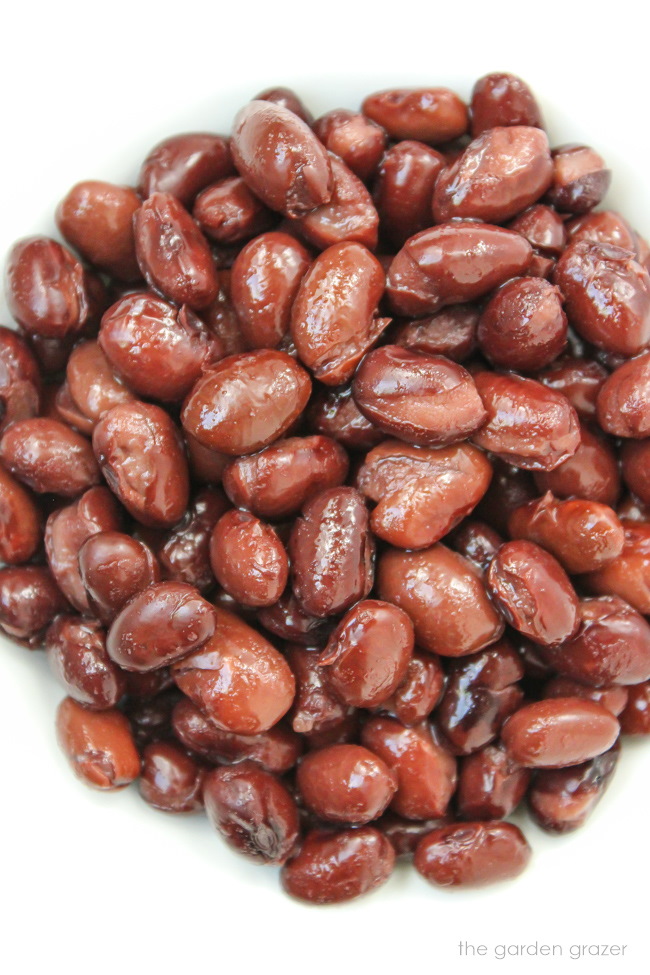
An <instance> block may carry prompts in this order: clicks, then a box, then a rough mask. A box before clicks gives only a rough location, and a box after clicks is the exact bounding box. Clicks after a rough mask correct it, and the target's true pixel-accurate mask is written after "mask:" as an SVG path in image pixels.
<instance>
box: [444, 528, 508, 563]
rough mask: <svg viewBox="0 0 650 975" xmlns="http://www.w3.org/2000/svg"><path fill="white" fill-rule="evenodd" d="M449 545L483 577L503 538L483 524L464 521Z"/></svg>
mask: <svg viewBox="0 0 650 975" xmlns="http://www.w3.org/2000/svg"><path fill="white" fill-rule="evenodd" d="M449 544H450V546H451V548H453V550H454V551H455V552H458V554H459V555H462V556H463V558H466V559H467V561H468V562H469V563H470V565H473V566H474V568H475V569H476V570H477V572H479V573H480V574H481V575H485V573H486V572H487V570H488V569H489V568H490V563H491V562H492V559H493V558H494V556H495V555H496V553H497V551H498V549H499V548H500V547H501V545H503V538H502V537H501V535H499V533H498V532H497V531H495V530H494V528H490V526H489V525H486V524H485V522H483V521H475V520H470V521H465V522H464V523H463V524H462V525H461V526H460V528H459V529H458V530H457V531H455V532H454V533H453V535H452V536H451V538H450V539H449Z"/></svg>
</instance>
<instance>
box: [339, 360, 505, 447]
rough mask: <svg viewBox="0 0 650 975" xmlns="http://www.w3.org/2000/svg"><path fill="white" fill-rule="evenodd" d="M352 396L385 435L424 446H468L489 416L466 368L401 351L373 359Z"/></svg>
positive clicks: (358, 378) (364, 367)
mask: <svg viewBox="0 0 650 975" xmlns="http://www.w3.org/2000/svg"><path fill="white" fill-rule="evenodd" d="M352 392H353V396H354V398H355V401H356V404H357V406H358V407H359V409H360V410H361V412H362V413H363V414H364V415H365V416H367V417H368V419H369V420H371V421H372V422H373V423H374V424H375V425H376V426H378V427H379V428H380V429H381V430H383V431H384V432H385V433H387V434H389V435H391V436H396V437H399V438H400V439H401V440H405V441H406V442H407V443H413V444H419V445H420V446H427V447H431V446H439V445H444V444H448V443H453V442H454V441H457V440H465V439H466V438H467V436H468V435H469V434H471V433H473V432H474V431H475V430H477V429H478V428H479V427H480V426H481V424H482V423H483V422H484V420H485V419H486V416H487V414H486V411H485V408H484V407H483V404H482V402H481V398H480V396H479V394H478V392H477V390H476V387H475V386H474V382H473V380H472V377H471V376H470V374H469V373H468V372H467V370H465V369H463V367H462V366H459V365H458V364H457V363H455V362H451V361H450V360H449V359H445V358H444V356H432V355H428V354H427V353H425V352H414V351H412V350H411V349H403V348H401V347H400V346H398V345H385V346H382V348H380V349H376V350H375V351H374V352H369V353H368V355H367V356H366V357H365V358H364V359H363V361H362V362H361V365H360V366H359V369H358V370H357V373H356V376H355V377H354V381H353V384H352Z"/></svg>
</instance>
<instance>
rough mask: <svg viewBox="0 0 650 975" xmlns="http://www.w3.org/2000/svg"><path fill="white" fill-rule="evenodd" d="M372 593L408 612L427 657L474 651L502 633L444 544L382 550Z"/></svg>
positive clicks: (476, 584)
mask: <svg viewBox="0 0 650 975" xmlns="http://www.w3.org/2000/svg"><path fill="white" fill-rule="evenodd" d="M377 589H378V593H379V596H380V598H381V599H385V600H387V602H390V603H395V605H396V606H399V607H400V608H401V609H403V610H405V611H406V612H407V613H408V615H409V616H410V617H411V620H412V621H413V625H414V627H415V642H416V644H417V645H418V646H420V647H421V648H422V649H423V650H428V651H429V652H430V653H437V654H440V656H443V657H459V656H465V655H466V654H470V653H476V652H477V651H478V650H482V649H483V647H486V646H488V645H489V644H490V643H494V642H495V640H498V639H499V637H500V636H501V634H502V633H503V622H502V620H501V618H500V617H499V615H498V614H497V613H496V611H495V610H494V609H493V607H492V604H491V603H490V600H489V599H488V595H487V592H486V591H485V587H484V586H483V583H482V582H481V579H480V578H479V576H478V574H477V573H476V572H475V571H474V569H473V568H472V567H471V566H470V564H469V562H467V561H466V559H464V558H462V556H460V555H458V554H457V553H456V552H452V551H450V549H448V548H446V547H445V546H444V545H440V544H438V545H434V546H433V547H432V548H429V549H426V550H425V551H423V552H400V551H397V550H390V549H389V550H388V551H386V552H384V554H383V555H382V556H381V558H380V559H379V564H378V567H377Z"/></svg>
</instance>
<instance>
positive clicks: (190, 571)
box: [156, 487, 229, 592]
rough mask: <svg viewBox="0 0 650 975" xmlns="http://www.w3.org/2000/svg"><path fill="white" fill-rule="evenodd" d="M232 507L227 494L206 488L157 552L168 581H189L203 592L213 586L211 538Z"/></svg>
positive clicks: (197, 496) (194, 499)
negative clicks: (219, 522) (225, 495)
mask: <svg viewBox="0 0 650 975" xmlns="http://www.w3.org/2000/svg"><path fill="white" fill-rule="evenodd" d="M228 507H229V506H228V502H227V500H226V498H225V497H224V495H223V492H221V491H220V490H218V489H216V488H209V487H207V488H203V489H202V490H201V491H199V492H198V493H197V494H196V495H195V496H194V498H193V499H192V502H191V504H190V506H189V508H188V509H187V511H186V512H185V514H184V515H183V518H182V520H181V521H179V523H178V524H177V525H175V526H174V527H173V528H172V529H171V530H170V531H169V533H168V534H167V536H166V537H165V538H164V539H163V540H162V543H161V545H160V546H159V547H158V548H157V550H156V554H157V556H158V559H159V560H160V565H161V567H162V570H163V572H164V573H165V576H166V577H167V578H168V579H174V580H175V581H176V582H186V583H187V584H188V585H190V586H194V587H195V588H196V589H198V590H199V591H200V592H206V591H207V590H208V589H210V588H211V587H212V586H213V584H214V574H213V572H212V566H211V564H210V539H211V537H212V532H213V530H214V526H215V525H216V523H217V522H218V520H219V518H221V516H222V515H223V514H224V513H225V512H226V511H227V510H228Z"/></svg>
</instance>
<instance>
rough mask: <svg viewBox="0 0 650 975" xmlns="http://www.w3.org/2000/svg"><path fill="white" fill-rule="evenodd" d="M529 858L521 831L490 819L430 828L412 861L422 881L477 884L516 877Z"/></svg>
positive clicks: (446, 884) (446, 885)
mask: <svg viewBox="0 0 650 975" xmlns="http://www.w3.org/2000/svg"><path fill="white" fill-rule="evenodd" d="M530 857H531V850H530V847H529V845H528V843H527V842H526V839H525V837H524V835H523V833H522V832H521V830H520V829H519V828H518V827H517V826H513V824H512V823H502V822H500V821H499V820H494V821H492V822H479V823H454V824H451V825H449V826H441V827H440V828H439V829H434V830H433V831H432V832H431V833H429V834H428V836H424V837H423V838H422V839H421V840H420V842H419V843H418V845H417V849H416V851H415V857H414V859H413V863H414V865H415V869H416V870H417V871H418V873H420V874H422V876H423V877H424V878H425V880H428V881H429V883H431V884H435V885H437V886H439V887H450V886H453V887H456V886H461V885H462V886H473V887H479V886H483V885H484V884H492V883H497V882H498V881H501V880H511V879H512V878H513V877H518V876H519V874H520V873H522V871H523V870H525V869H526V867H527V866H528V862H529V860H530Z"/></svg>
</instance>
